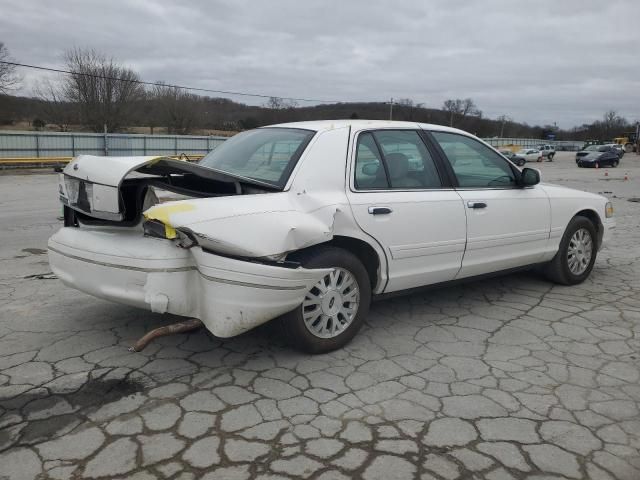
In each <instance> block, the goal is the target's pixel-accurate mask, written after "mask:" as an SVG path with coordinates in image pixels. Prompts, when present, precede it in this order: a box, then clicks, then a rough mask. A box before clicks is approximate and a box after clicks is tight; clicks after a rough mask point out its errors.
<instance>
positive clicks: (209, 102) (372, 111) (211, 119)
mask: <svg viewBox="0 0 640 480" xmlns="http://www.w3.org/2000/svg"><path fill="white" fill-rule="evenodd" d="M51 107H52V105H51V104H49V103H48V102H45V101H43V100H40V99H36V98H29V97H17V96H9V95H0V128H12V126H13V128H20V129H35V127H34V125H35V126H39V127H40V128H45V129H47V130H53V131H56V130H57V131H59V130H62V129H66V130H68V131H87V128H86V127H83V126H82V125H81V123H80V121H79V120H78V119H77V118H75V119H74V118H65V119H64V120H65V121H64V122H61V121H59V120H58V119H56V118H54V117H55V116H56V115H60V112H61V111H62V112H64V113H65V115H66V116H67V117H69V116H71V117H73V111H74V105H72V104H68V105H60V104H58V105H56V107H57V108H55V109H54V108H51ZM182 107H183V108H182V111H181V113H180V114H181V115H184V116H189V118H188V119H187V120H188V122H186V125H187V127H185V128H183V130H181V131H178V132H176V133H192V134H198V133H206V134H212V132H223V131H228V132H234V131H238V130H244V129H248V128H255V127H258V126H262V125H269V124H273V123H281V122H295V121H304V120H327V119H344V118H359V119H371V120H377V119H388V118H389V105H388V104H386V103H381V102H379V103H335V104H322V105H315V106H308V107H307V106H284V108H278V109H274V108H267V107H265V106H253V105H246V104H242V103H238V102H234V101H231V100H228V99H224V98H212V97H197V100H196V101H195V102H193V101H192V102H191V103H190V104H189V106H188V108H184V105H183V106H182ZM56 112H57V113H56ZM131 112H132V113H131V115H130V118H129V119H128V122H127V127H124V128H122V129H121V130H122V131H126V132H143V131H148V129H153V131H154V132H155V133H164V132H167V131H171V127H169V128H167V125H163V123H165V120H164V118H165V117H166V112H165V111H163V109H162V106H161V105H158V104H157V101H156V100H154V99H153V98H147V99H143V100H139V101H137V102H136V104H135V105H133V106H132V108H131ZM393 119H394V120H405V121H415V122H426V123H435V124H440V125H449V124H450V123H451V116H450V114H449V113H448V112H445V111H443V110H439V109H434V108H424V107H417V106H413V105H398V104H395V105H394V106H393ZM34 121H35V122H34ZM58 123H64V124H65V125H64V127H61V126H60V125H58ZM42 124H45V125H46V126H45V127H42ZM453 126H454V127H456V128H461V129H463V130H466V131H468V132H471V133H473V134H476V135H478V136H480V137H495V136H499V135H500V133H501V131H502V133H503V136H504V137H528V138H544V137H543V134H544V132H545V129H544V128H542V127H539V126H529V125H527V124H525V123H518V122H505V123H504V125H503V124H502V122H501V121H499V120H495V119H487V118H482V117H480V116H466V117H464V118H462V117H461V116H460V115H455V116H454V118H453ZM562 137H563V132H558V139H562Z"/></svg>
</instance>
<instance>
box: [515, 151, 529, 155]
mask: <svg viewBox="0 0 640 480" xmlns="http://www.w3.org/2000/svg"><path fill="white" fill-rule="evenodd" d="M516 153H520V154H522V155H526V154H527V153H529V150H518V151H517V152H516Z"/></svg>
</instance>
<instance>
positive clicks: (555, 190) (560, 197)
mask: <svg viewBox="0 0 640 480" xmlns="http://www.w3.org/2000/svg"><path fill="white" fill-rule="evenodd" d="M539 180H540V177H539V173H538V171H537V170H533V169H528V168H525V169H524V170H522V171H520V170H519V169H518V168H516V167H515V166H514V165H513V164H512V163H510V162H509V161H508V160H506V159H505V158H504V157H503V156H502V155H500V154H499V153H498V152H497V151H496V150H494V149H493V148H491V147H490V146H488V145H487V144H485V143H484V142H482V141H481V140H479V139H477V138H475V137H473V136H471V135H469V134H467V133H465V132H463V131H460V130H455V129H451V128H447V127H441V126H437V125H427V124H416V123H407V122H386V121H358V120H354V121H347V120H340V121H318V122H303V123H292V124H284V125H276V126H272V127H265V128H259V129H256V130H251V131H247V132H244V133H241V134H238V135H236V136H235V137H233V138H231V139H230V140H227V141H226V142H225V143H224V144H222V145H221V146H220V147H218V148H217V149H216V150H214V151H213V152H211V153H210V154H209V155H207V156H206V157H205V158H204V159H202V160H201V161H200V162H199V164H193V163H188V162H183V161H178V160H172V159H169V158H166V157H93V156H80V157H78V158H76V159H74V160H73V161H72V162H71V163H70V164H69V165H68V166H67V167H66V168H65V169H64V172H63V173H62V174H61V175H60V184H59V193H60V199H61V201H62V203H63V204H64V211H65V215H64V219H65V226H64V228H62V229H61V230H60V231H58V232H57V233H56V234H55V235H53V237H51V239H50V240H49V260H50V263H51V267H52V269H53V271H54V272H55V274H56V275H57V276H58V277H59V278H60V279H61V280H62V281H63V282H64V283H65V284H67V285H69V286H71V287H74V288H77V289H79V290H82V291H84V292H87V293H89V294H91V295H94V296H96V297H100V298H104V299H107V300H112V301H115V302H120V303H124V304H128V305H133V306H136V307H141V308H146V309H149V310H151V311H153V312H158V313H164V312H169V313H172V314H175V315H180V316H184V317H188V318H190V319H195V320H194V321H195V323H193V324H191V325H200V324H204V326H205V327H206V328H207V329H208V330H209V331H211V332H212V333H213V334H214V335H216V336H219V337H230V336H234V335H238V334H240V333H242V332H245V331H247V330H249V329H251V328H254V327H256V326H258V325H260V324H263V323H265V322H268V321H270V320H273V319H276V318H277V319H278V321H279V322H280V323H281V325H282V327H283V329H284V332H285V333H286V334H287V336H288V338H289V339H290V340H291V343H292V345H293V346H295V347H297V348H299V349H302V350H305V351H309V352H326V351H330V350H333V349H335V348H339V347H341V346H343V345H345V344H346V343H347V342H348V341H349V340H350V339H351V338H353V336H354V335H355V334H356V332H357V331H358V329H359V328H360V327H361V325H362V323H363V322H364V320H365V318H366V316H367V312H368V310H369V304H370V302H371V299H372V297H375V296H381V295H383V294H388V293H391V292H399V291H405V290H409V289H413V288H417V287H422V286H425V285H433V284H441V283H444V282H451V281H457V280H460V279H469V278H472V277H478V276H482V275H487V274H494V273H495V272H503V271H510V270H513V269H518V268H523V267H529V266H535V265H537V266H541V267H543V269H544V270H545V272H546V273H547V274H548V276H549V277H550V278H551V279H552V280H553V281H556V282H559V283H562V284H576V283H579V282H582V281H583V280H584V279H585V278H586V277H587V276H588V275H589V273H590V272H591V269H592V267H593V264H594V261H595V259H596V253H597V251H598V250H599V249H600V247H601V246H602V245H603V243H604V242H605V241H606V240H607V238H608V237H609V235H610V232H611V229H612V228H613V227H614V222H613V219H612V218H611V217H612V215H613V209H612V206H611V204H610V203H609V202H608V201H607V199H606V198H604V197H602V196H599V195H594V194H590V193H585V192H580V191H576V190H571V189H568V188H564V187H560V186H554V185H546V184H539ZM185 328H186V327H185Z"/></svg>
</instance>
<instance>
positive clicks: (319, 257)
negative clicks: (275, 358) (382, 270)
mask: <svg viewBox="0 0 640 480" xmlns="http://www.w3.org/2000/svg"><path fill="white" fill-rule="evenodd" d="M290 259H292V260H297V261H299V262H300V263H301V264H302V266H303V267H305V268H331V269H332V270H331V271H330V272H329V273H328V274H327V275H325V276H324V277H323V278H322V279H320V280H319V281H318V282H317V283H316V284H315V285H314V286H313V287H312V288H311V289H310V290H309V291H308V292H307V294H306V295H305V298H304V301H303V302H302V304H301V305H300V306H299V307H297V308H296V309H295V310H292V311H291V312H289V313H287V314H285V315H283V316H282V317H280V320H279V322H280V326H281V328H282V331H283V333H284V336H285V337H286V338H287V340H288V341H289V343H290V344H291V346H293V347H294V348H296V349H298V350H302V351H304V352H307V353H325V352H330V351H332V350H336V349H338V348H342V347H343V346H345V345H346V344H347V343H349V342H350V341H351V339H352V338H353V337H354V336H355V335H356V333H358V330H360V327H361V326H362V324H363V323H364V319H365V318H366V316H367V314H368V312H369V305H370V303H371V282H370V280H369V275H368V274H367V270H366V268H365V267H364V265H363V264H362V262H361V261H360V260H359V259H358V257H356V256H355V255H353V254H352V253H351V252H349V251H347V250H344V249H342V248H336V247H328V246H327V247H316V248H313V249H311V250H309V251H307V252H304V253H301V254H298V255H295V254H294V255H292V256H291V257H290Z"/></svg>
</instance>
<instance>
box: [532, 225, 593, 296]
mask: <svg viewBox="0 0 640 480" xmlns="http://www.w3.org/2000/svg"><path fill="white" fill-rule="evenodd" d="M582 228H584V229H585V230H587V232H589V234H590V236H591V245H592V253H591V260H590V261H589V264H588V265H587V268H586V270H585V271H584V272H582V273H581V274H579V275H576V274H574V273H573V272H572V271H571V269H570V268H569V261H568V255H567V254H568V249H569V243H570V241H571V237H573V235H574V234H575V233H576V232H577V231H578V230H580V229H582ZM597 253H598V247H597V234H596V227H595V225H594V224H593V222H591V220H589V219H588V218H586V217H583V216H580V215H578V216H575V217H573V219H571V221H570V222H569V225H568V226H567V229H566V230H565V232H564V235H563V236H562V240H561V241H560V248H559V249H558V252H557V253H556V255H555V256H554V257H553V259H552V260H551V261H550V262H549V263H548V264H547V265H545V267H544V270H543V271H544V274H545V276H546V277H547V278H548V279H549V280H551V281H552V282H555V283H559V284H560V285H576V284H578V283H582V282H584V281H585V279H586V278H587V277H588V276H589V274H590V273H591V270H592V269H593V264H594V263H595V261H596V256H597Z"/></svg>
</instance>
